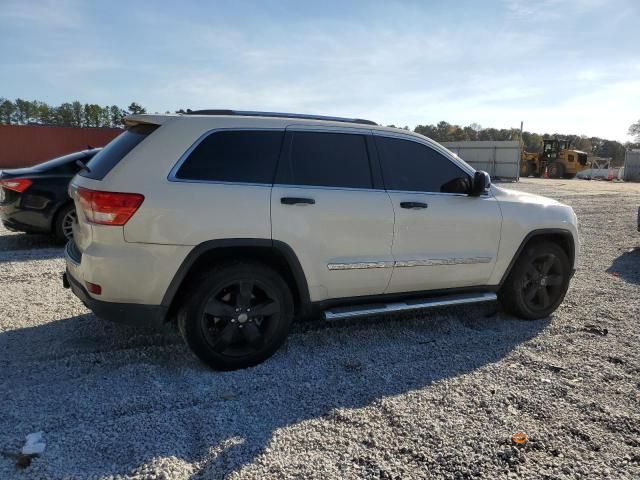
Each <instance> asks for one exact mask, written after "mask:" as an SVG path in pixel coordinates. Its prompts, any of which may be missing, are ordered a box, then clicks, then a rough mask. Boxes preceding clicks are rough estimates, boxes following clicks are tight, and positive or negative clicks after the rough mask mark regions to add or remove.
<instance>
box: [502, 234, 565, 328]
mask: <svg viewBox="0 0 640 480" xmlns="http://www.w3.org/2000/svg"><path fill="white" fill-rule="evenodd" d="M570 279H571V265H570V262H569V258H568V257H567V254H566V253H565V252H564V250H563V249H562V248H560V246H559V245H558V244H556V243H552V242H549V241H542V242H537V243H533V244H531V245H527V246H526V247H525V248H524V250H523V251H522V253H521V254H520V257H519V258H518V260H517V261H516V264H515V265H514V267H513V269H512V270H511V273H509V276H508V277H507V280H506V281H505V283H504V285H503V287H502V289H501V290H500V292H499V299H500V302H501V304H502V306H503V307H504V308H505V310H507V311H508V312H509V313H511V314H513V315H516V316H518V317H522V318H526V319H529V320H534V319H538V318H545V317H548V316H549V315H551V313H553V312H554V311H555V309H556V308H558V305H560V304H561V303H562V300H563V299H564V295H565V293H567V288H568V287H569V280H570Z"/></svg>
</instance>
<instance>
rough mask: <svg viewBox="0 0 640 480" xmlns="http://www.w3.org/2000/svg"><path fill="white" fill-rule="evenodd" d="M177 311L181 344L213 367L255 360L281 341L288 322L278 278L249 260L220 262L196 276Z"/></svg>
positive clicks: (288, 302) (286, 295)
mask: <svg viewBox="0 0 640 480" xmlns="http://www.w3.org/2000/svg"><path fill="white" fill-rule="evenodd" d="M190 287H191V288H190V290H189V292H190V294H189V296H188V297H187V300H186V302H185V303H184V304H183V306H182V308H181V309H180V311H179V313H178V328H179V330H180V333H181V335H182V337H183V338H184V340H185V342H186V344H187V345H188V346H189V348H190V349H191V350H192V351H193V353H195V355H196V356H197V357H198V358H199V359H200V360H202V361H203V362H204V363H206V364H207V365H209V366H210V367H212V368H214V369H216V370H236V369H240V368H247V367H251V366H253V365H257V364H259V363H261V362H263V361H265V360H266V359H267V358H269V357H270V356H271V355H273V354H274V353H275V352H276V350H277V349H278V348H279V347H280V345H282V343H283V342H284V340H285V339H286V337H287V335H288V334H289V330H290V328H291V323H292V321H293V312H294V310H293V299H292V296H291V291H290V290H289V287H288V286H287V284H286V282H285V281H284V280H283V278H282V277H281V276H280V275H279V274H278V273H277V272H276V271H275V270H273V269H271V268H269V267H267V266H265V265H263V264H260V263H254V262H234V263H225V264H222V265H220V266H218V267H216V268H214V269H212V270H210V271H208V272H207V273H206V274H204V275H202V276H200V277H199V278H197V279H196V280H195V281H194V282H192V283H191V285H190Z"/></svg>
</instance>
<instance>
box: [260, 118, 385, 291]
mask: <svg viewBox="0 0 640 480" xmlns="http://www.w3.org/2000/svg"><path fill="white" fill-rule="evenodd" d="M372 141H373V138H372V137H371V135H370V131H369V130H360V129H349V128H338V129H318V128H314V127H304V126H297V127H289V128H288V129H287V133H286V134H285V142H284V146H283V150H282V155H281V157H280V161H279V164H278V173H277V175H276V180H275V184H274V187H273V190H272V193H271V222H272V237H273V239H274V240H278V241H282V242H285V243H287V244H288V245H289V246H290V247H292V248H293V250H294V251H295V252H296V254H297V256H298V259H299V260H300V263H301V265H302V268H303V270H304V273H305V276H306V278H307V282H308V285H309V291H310V294H311V299H312V300H313V301H320V300H324V299H329V298H342V297H352V296H359V295H372V294H380V293H383V292H384V290H385V288H386V287H387V284H388V283H389V279H390V278H391V272H392V270H393V256H392V252H391V244H392V240H393V221H394V218H393V208H392V206H391V202H390V199H389V195H388V194H387V193H386V192H385V191H384V189H383V188H382V184H381V181H380V177H379V169H378V170H376V171H375V172H374V171H372V164H371V162H370V152H371V151H372V149H373V148H374V147H373V144H372ZM376 172H377V173H376Z"/></svg>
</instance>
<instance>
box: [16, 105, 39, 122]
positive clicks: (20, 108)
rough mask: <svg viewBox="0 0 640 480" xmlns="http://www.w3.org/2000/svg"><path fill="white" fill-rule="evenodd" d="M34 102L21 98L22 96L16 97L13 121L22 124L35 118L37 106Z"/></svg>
mask: <svg viewBox="0 0 640 480" xmlns="http://www.w3.org/2000/svg"><path fill="white" fill-rule="evenodd" d="M34 103H35V102H30V101H29V100H23V99H22V98H16V101H15V107H16V109H15V112H14V116H13V119H14V121H15V123H18V124H22V125H24V124H26V123H29V122H33V121H35V120H36V118H37V117H36V113H37V111H38V107H37V105H35V104H34Z"/></svg>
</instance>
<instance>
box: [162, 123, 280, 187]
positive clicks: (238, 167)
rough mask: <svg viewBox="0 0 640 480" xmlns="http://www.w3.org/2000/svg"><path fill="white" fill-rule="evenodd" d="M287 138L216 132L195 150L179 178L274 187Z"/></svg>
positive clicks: (272, 134) (273, 134) (250, 132)
mask: <svg viewBox="0 0 640 480" xmlns="http://www.w3.org/2000/svg"><path fill="white" fill-rule="evenodd" d="M283 135H284V132H283V131H281V130H237V131H233V130H229V131H218V132H213V133H211V134H209V135H208V136H207V137H206V138H204V139H203V140H202V141H201V142H200V143H198V144H197V145H196V147H195V148H193V150H192V151H191V153H189V155H188V156H187V158H186V159H185V160H184V162H183V163H182V164H181V165H180V166H179V168H178V171H177V172H176V174H175V178H176V179H179V180H194V181H204V182H238V183H261V184H263V183H264V184H271V183H273V176H274V174H275V169H276V163H277V161H278V156H279V155H280V147H281V144H282V137H283Z"/></svg>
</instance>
